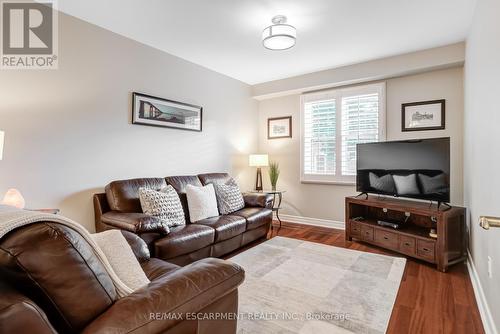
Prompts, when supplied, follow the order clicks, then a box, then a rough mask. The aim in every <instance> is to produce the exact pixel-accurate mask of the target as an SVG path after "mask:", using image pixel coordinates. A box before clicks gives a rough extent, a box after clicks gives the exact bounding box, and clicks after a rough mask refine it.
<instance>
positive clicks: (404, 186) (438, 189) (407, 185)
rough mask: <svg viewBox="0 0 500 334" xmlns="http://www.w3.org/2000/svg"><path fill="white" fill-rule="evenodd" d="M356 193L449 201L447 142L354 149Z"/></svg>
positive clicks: (395, 143)
mask: <svg viewBox="0 0 500 334" xmlns="http://www.w3.org/2000/svg"><path fill="white" fill-rule="evenodd" d="M356 189H357V191H359V192H364V193H375V194H383V195H391V196H400V197H410V198H418V199H427V200H433V201H438V202H449V201H450V138H432V139H418V140H405V141H392V142H378V143H368V144H358V145H357V176H356Z"/></svg>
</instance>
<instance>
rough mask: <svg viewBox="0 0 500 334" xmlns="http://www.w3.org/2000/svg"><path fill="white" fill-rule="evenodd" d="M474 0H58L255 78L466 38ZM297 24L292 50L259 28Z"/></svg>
mask: <svg viewBox="0 0 500 334" xmlns="http://www.w3.org/2000/svg"><path fill="white" fill-rule="evenodd" d="M474 7H475V0H85V1H82V0H60V1H59V9H60V10H61V11H63V12H65V13H67V14H70V15H73V16H76V17H78V18H81V19H83V20H85V21H88V22H91V23H93V24H96V25H98V26H101V27H103V28H106V29H108V30H111V31H113V32H116V33H118V34H121V35H124V36H127V37H129V38H132V39H134V40H137V41H140V42H142V43H144V44H147V45H150V46H153V47H155V48H158V49H161V50H164V51H166V52H168V53H171V54H173V55H176V56H178V57H181V58H184V59H186V60H189V61H191V62H194V63H197V64H199V65H202V66H205V67H207V68H210V69H212V70H214V71H217V72H220V73H223V74H226V75H228V76H230V77H233V78H236V79H239V80H241V81H243V82H246V83H249V84H256V83H261V82H265V81H270V80H275V79H282V78H286V77H290V76H295V75H299V74H304V73H309V72H314V71H318V70H323V69H327V68H333V67H338V66H342V65H346V64H352V63H358V62H363V61H367V60H372V59H376V58H382V57H387V56H392V55H397V54H402V53H407V52H412V51H416V50H421V49H427V48H432V47H437V46H442V45H446V44H451V43H455V42H459V41H463V40H464V39H465V37H466V34H467V30H468V28H469V24H470V22H471V19H472V15H473V11H474ZM277 14H283V15H286V16H288V22H289V23H290V24H292V25H294V26H296V28H297V44H296V46H295V47H293V48H292V49H290V50H286V51H270V50H266V49H265V48H264V47H262V45H261V40H260V36H261V32H262V30H263V29H264V28H265V27H266V26H268V25H269V24H270V22H271V18H272V17H273V16H274V15H277Z"/></svg>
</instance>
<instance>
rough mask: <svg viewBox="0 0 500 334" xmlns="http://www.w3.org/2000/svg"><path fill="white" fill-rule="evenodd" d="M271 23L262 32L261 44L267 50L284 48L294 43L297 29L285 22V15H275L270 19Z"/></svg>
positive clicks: (288, 47)
mask: <svg viewBox="0 0 500 334" xmlns="http://www.w3.org/2000/svg"><path fill="white" fill-rule="evenodd" d="M271 21H272V22H273V25H271V26H269V27H267V28H266V29H264V31H263V32H262V45H264V47H265V48H266V49H269V50H286V49H290V48H291V47H293V46H294V45H295V39H296V38H297V29H295V27H294V26H291V25H289V24H286V16H284V15H276V16H275V17H273V19H272V20H271Z"/></svg>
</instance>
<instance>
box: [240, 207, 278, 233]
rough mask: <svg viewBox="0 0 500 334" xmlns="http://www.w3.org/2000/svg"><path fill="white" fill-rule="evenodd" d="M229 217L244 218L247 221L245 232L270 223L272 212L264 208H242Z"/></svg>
mask: <svg viewBox="0 0 500 334" xmlns="http://www.w3.org/2000/svg"><path fill="white" fill-rule="evenodd" d="M231 215H235V216H240V217H244V218H245V219H246V220H247V231H248V230H253V229H256V228H257V227H259V226H262V225H265V224H267V223H271V222H272V219H273V212H272V210H271V209H265V208H243V209H241V210H238V211H236V212H233V213H232V214H231Z"/></svg>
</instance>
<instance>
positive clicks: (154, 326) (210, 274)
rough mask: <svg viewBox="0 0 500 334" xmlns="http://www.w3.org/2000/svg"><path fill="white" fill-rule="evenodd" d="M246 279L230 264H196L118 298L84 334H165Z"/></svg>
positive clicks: (213, 261) (210, 260) (206, 261)
mask: <svg viewBox="0 0 500 334" xmlns="http://www.w3.org/2000/svg"><path fill="white" fill-rule="evenodd" d="M244 278H245V272H244V270H243V269H242V268H241V267H240V266H238V265H237V264H233V263H231V262H229V261H225V260H221V259H216V258H206V259H203V260H200V261H197V262H194V263H192V264H189V265H187V266H185V267H183V268H180V269H178V270H175V271H173V272H172V273H171V274H168V275H163V276H161V277H160V278H158V279H157V280H153V281H152V282H151V283H150V284H148V286H146V287H144V288H142V289H139V290H137V291H135V292H133V293H132V294H130V295H128V296H126V297H123V298H121V299H119V300H118V301H116V302H115V303H114V304H113V305H112V306H111V307H110V308H109V309H108V310H107V311H106V312H104V313H103V314H101V315H100V316H99V317H98V318H96V319H95V320H94V321H93V322H92V323H91V324H89V325H88V326H87V327H86V328H85V330H84V331H83V333H110V332H112V333H136V332H137V333H139V332H140V333H163V332H165V331H166V330H168V329H169V328H172V327H173V326H175V325H176V324H178V323H180V322H181V321H184V320H189V316H190V315H192V314H194V313H197V312H200V311H202V310H203V309H204V308H205V307H207V306H208V305H211V304H212V303H214V302H216V301H217V300H219V299H220V298H223V297H224V296H226V295H227V294H229V293H231V292H233V291H235V290H236V289H237V287H238V286H239V285H240V284H241V283H242V282H243V280H244ZM234 312H237V310H234Z"/></svg>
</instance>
